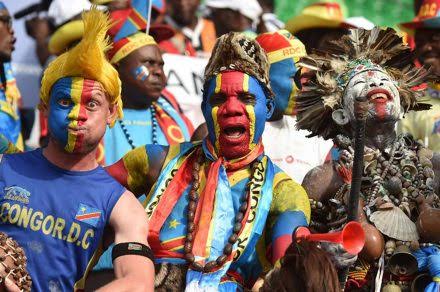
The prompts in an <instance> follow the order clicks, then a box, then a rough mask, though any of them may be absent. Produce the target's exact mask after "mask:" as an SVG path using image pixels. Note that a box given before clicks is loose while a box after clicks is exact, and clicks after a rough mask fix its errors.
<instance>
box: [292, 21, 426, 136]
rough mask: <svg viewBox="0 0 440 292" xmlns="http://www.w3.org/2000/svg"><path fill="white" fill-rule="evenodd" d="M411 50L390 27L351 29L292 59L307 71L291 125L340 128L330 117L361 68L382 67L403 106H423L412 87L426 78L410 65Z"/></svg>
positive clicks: (323, 130)
mask: <svg viewBox="0 0 440 292" xmlns="http://www.w3.org/2000/svg"><path fill="white" fill-rule="evenodd" d="M413 61H414V55H413V54H412V52H411V49H410V48H409V47H408V46H407V45H405V44H404V43H403V41H402V38H401V37H399V36H398V35H397V34H396V32H395V31H394V30H393V29H392V28H387V29H381V28H378V27H375V28H374V29H373V30H364V29H351V30H350V34H349V35H345V36H343V37H342V38H341V39H340V40H337V41H332V42H330V43H329V45H328V46H327V48H326V50H325V52H324V51H315V52H314V53H313V54H311V55H309V56H306V57H303V58H302V59H301V60H300V61H299V63H298V65H299V66H302V67H304V68H308V69H309V70H310V71H311V72H309V73H308V74H310V75H309V76H310V77H309V79H308V80H307V82H306V84H305V86H304V87H303V90H302V91H301V93H300V94H299V95H298V97H297V101H296V110H297V121H298V122H297V127H298V128H299V129H306V130H309V131H310V132H311V133H312V134H311V135H310V136H322V137H323V138H324V139H330V138H334V137H335V136H336V135H337V134H338V133H339V131H340V130H341V129H340V126H338V125H337V124H336V123H335V122H334V121H333V119H332V113H333V111H334V110H337V109H340V108H342V107H343V100H342V99H343V95H344V91H345V89H346V87H347V84H348V83H349V81H350V79H351V78H352V77H353V76H354V75H356V74H358V73H360V72H363V71H366V70H377V71H382V72H385V73H386V74H388V75H389V76H391V78H392V79H394V81H395V82H396V86H397V88H398V91H399V94H400V100H401V105H402V107H403V110H404V112H408V111H409V110H426V109H429V105H428V104H424V103H421V102H420V101H419V98H420V97H422V96H423V93H424V90H423V89H420V88H418V87H419V86H420V85H421V84H423V83H425V82H427V81H429V80H431V79H432V76H430V74H429V70H427V69H426V68H424V67H421V68H417V67H416V66H415V65H414V62H413Z"/></svg>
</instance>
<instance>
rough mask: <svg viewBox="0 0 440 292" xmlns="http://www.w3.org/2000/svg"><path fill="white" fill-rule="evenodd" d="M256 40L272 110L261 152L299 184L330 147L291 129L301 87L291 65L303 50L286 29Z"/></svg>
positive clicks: (266, 34)
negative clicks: (264, 61) (267, 65)
mask: <svg viewBox="0 0 440 292" xmlns="http://www.w3.org/2000/svg"><path fill="white" fill-rule="evenodd" d="M256 40H257V42H258V43H259V44H260V45H261V47H262V48H263V49H264V50H265V52H266V54H267V56H268V59H269V63H270V69H269V80H270V85H271V87H272V90H273V92H274V94H275V109H274V112H273V115H272V118H271V119H270V120H269V121H268V122H266V126H265V129H264V132H263V144H264V149H265V152H266V154H267V155H268V156H269V157H270V158H271V159H272V161H273V162H274V163H275V164H276V165H278V166H279V167H280V168H281V169H282V170H284V171H285V172H286V173H287V174H288V175H289V176H290V177H292V178H293V179H294V180H295V181H296V182H298V183H301V182H302V180H303V178H304V176H305V175H306V174H307V172H308V171H309V170H310V169H312V168H314V167H315V166H318V165H321V164H323V163H324V162H325V159H326V157H327V154H329V151H330V149H331V148H332V146H333V143H332V142H331V141H325V140H324V139H322V138H319V137H312V138H308V137H307V135H309V134H310V133H309V132H307V131H304V130H297V129H296V128H295V124H296V117H295V99H296V95H297V94H298V92H299V90H300V88H301V84H300V80H299V79H300V73H301V70H299V69H298V68H297V67H296V65H295V63H296V62H298V61H299V59H300V58H301V57H303V56H305V55H306V50H305V48H304V45H303V44H302V43H301V41H300V40H299V39H297V38H296V37H294V36H292V35H291V34H290V33H289V32H288V31H286V30H280V31H277V32H273V33H264V34H261V35H259V36H258V37H257V39H256Z"/></svg>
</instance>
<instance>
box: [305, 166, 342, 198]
mask: <svg viewBox="0 0 440 292" xmlns="http://www.w3.org/2000/svg"><path fill="white" fill-rule="evenodd" d="M342 184H343V181H342V179H341V178H340V177H339V175H338V174H337V172H336V171H335V170H334V167H333V162H331V161H330V162H326V163H324V164H323V165H321V166H317V167H315V168H313V169H311V170H310V171H309V172H308V173H307V174H306V176H305V177H304V180H303V182H302V186H303V188H304V189H305V190H306V192H307V195H308V196H309V198H311V199H314V200H316V201H326V200H328V199H329V196H330V195H332V194H335V193H336V192H337V190H338V189H339V188H340V186H341V185H342Z"/></svg>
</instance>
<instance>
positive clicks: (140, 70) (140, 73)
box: [133, 65, 150, 81]
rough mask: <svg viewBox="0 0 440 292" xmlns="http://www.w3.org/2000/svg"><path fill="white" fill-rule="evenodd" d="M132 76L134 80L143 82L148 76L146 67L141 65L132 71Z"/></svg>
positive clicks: (148, 72)
mask: <svg viewBox="0 0 440 292" xmlns="http://www.w3.org/2000/svg"><path fill="white" fill-rule="evenodd" d="M133 75H134V77H135V78H136V80H139V81H145V80H146V79H147V78H148V75H150V71H148V68H147V67H145V66H144V65H141V66H138V67H136V68H135V69H134V70H133Z"/></svg>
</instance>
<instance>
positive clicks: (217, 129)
mask: <svg viewBox="0 0 440 292" xmlns="http://www.w3.org/2000/svg"><path fill="white" fill-rule="evenodd" d="M217 112H218V107H217V106H215V107H213V108H212V120H213V123H214V131H215V148H216V149H220V144H219V137H220V125H219V124H218V113H217Z"/></svg>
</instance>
